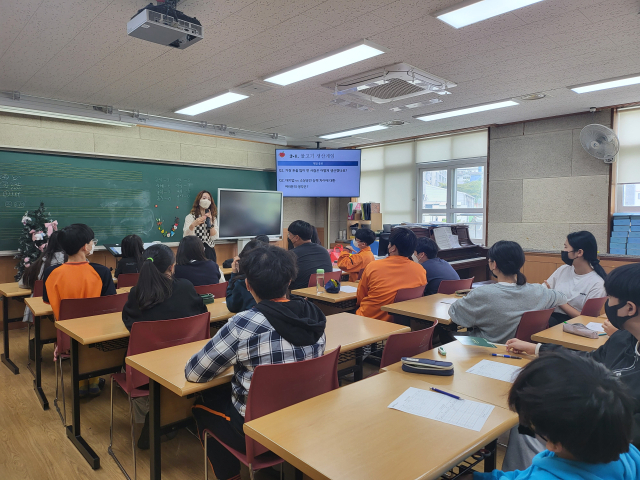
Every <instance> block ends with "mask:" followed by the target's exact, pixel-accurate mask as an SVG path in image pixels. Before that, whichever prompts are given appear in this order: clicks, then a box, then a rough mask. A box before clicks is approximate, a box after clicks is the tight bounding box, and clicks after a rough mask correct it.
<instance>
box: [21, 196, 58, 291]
mask: <svg viewBox="0 0 640 480" xmlns="http://www.w3.org/2000/svg"><path fill="white" fill-rule="evenodd" d="M57 224H58V222H52V221H51V219H50V218H49V215H48V214H47V211H46V209H45V207H44V203H42V202H40V206H39V207H38V208H37V209H36V210H33V211H31V212H27V213H25V214H24V217H22V225H23V227H22V233H21V234H20V240H19V242H20V243H19V246H18V255H16V256H15V258H17V259H19V262H18V265H17V266H16V269H17V270H18V273H17V274H16V276H15V279H16V280H20V278H21V277H22V275H23V274H24V270H25V268H27V267H29V265H31V264H32V263H33V262H35V261H36V259H37V258H38V257H39V256H40V254H41V253H42V251H43V250H44V249H45V247H46V246H47V242H48V241H49V235H51V233H52V232H53V231H54V230H57Z"/></svg>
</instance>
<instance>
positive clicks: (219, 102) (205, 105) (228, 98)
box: [176, 92, 249, 116]
mask: <svg viewBox="0 0 640 480" xmlns="http://www.w3.org/2000/svg"><path fill="white" fill-rule="evenodd" d="M245 98H249V96H248V95H242V94H240V93H233V92H227V93H223V94H222V95H218V96H216V97H213V98H210V99H209V100H204V101H202V102H199V103H196V104H195V105H191V106H190V107H185V108H183V109H180V110H176V113H180V114H182V115H191V116H193V115H199V114H201V113H204V112H208V111H209V110H213V109H215V108H220V107H224V106H225V105H229V104H230V103H234V102H239V101H240V100H244V99H245Z"/></svg>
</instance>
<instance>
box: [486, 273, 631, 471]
mask: <svg viewBox="0 0 640 480" xmlns="http://www.w3.org/2000/svg"><path fill="white" fill-rule="evenodd" d="M483 288H484V287H483ZM604 288H605V290H606V294H607V295H608V296H609V298H608V300H607V303H606V304H605V307H604V308H605V313H606V314H607V320H608V321H609V322H611V324H612V325H613V326H614V327H615V328H617V329H618V330H616V331H615V332H614V333H613V334H612V335H611V338H609V340H607V342H606V343H605V344H604V345H602V346H601V347H600V348H598V349H597V350H595V351H593V352H576V351H572V350H568V349H565V348H564V347H561V346H560V345H551V344H534V343H529V342H523V341H522V340H518V339H515V338H513V339H511V340H509V341H508V342H507V349H508V350H509V351H511V352H513V353H516V354H519V353H526V354H529V355H540V356H543V355H545V354H546V353H547V352H557V351H565V352H571V353H572V354H573V355H580V356H584V357H588V358H591V359H593V360H595V361H596V362H598V363H601V364H603V365H604V366H605V367H607V368H608V369H609V370H611V371H612V372H613V374H614V375H616V376H617V377H619V378H620V380H621V381H622V382H623V383H625V384H626V385H627V387H629V389H630V390H631V392H632V395H633V397H634V400H635V404H634V412H633V418H634V428H633V440H632V443H633V444H634V445H635V446H636V447H640V264H638V263H633V264H629V265H624V266H622V267H618V268H616V269H615V270H613V271H612V272H611V273H610V274H609V275H608V276H607V278H606V279H605V282H604ZM588 421H589V419H585V422H588ZM543 449H544V444H543V443H542V442H540V441H539V440H537V439H532V438H530V437H527V436H524V435H518V434H517V432H515V433H514V431H512V432H511V436H510V439H509V447H508V448H507V453H506V455H505V460H504V464H503V469H504V470H520V469H524V468H527V467H528V466H529V465H530V464H531V459H532V458H533V457H534V456H535V455H536V454H537V453H539V452H541V451H542V450H543Z"/></svg>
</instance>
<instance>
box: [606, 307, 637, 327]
mask: <svg viewBox="0 0 640 480" xmlns="http://www.w3.org/2000/svg"><path fill="white" fill-rule="evenodd" d="M626 304H627V302H623V301H620V303H618V305H613V306H612V305H609V300H607V303H605V304H604V313H605V314H606V315H607V320H609V321H610V322H611V325H613V326H614V327H616V328H617V329H618V330H622V328H623V325H624V324H625V322H626V321H627V320H629V319H630V318H631V317H632V316H633V315H627V316H626V317H619V316H618V310H620V309H621V308H622V307H624V306H625V305H626Z"/></svg>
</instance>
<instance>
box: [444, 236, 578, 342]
mask: <svg viewBox="0 0 640 480" xmlns="http://www.w3.org/2000/svg"><path fill="white" fill-rule="evenodd" d="M487 259H488V260H489V269H490V270H491V274H492V275H493V276H494V277H495V278H496V279H497V280H498V283H494V284H491V285H486V286H484V287H482V288H476V289H475V290H471V292H469V293H468V294H467V296H466V297H463V298H461V299H459V300H457V301H456V302H455V303H454V304H453V305H451V307H450V308H449V316H450V317H451V321H452V322H453V323H455V324H456V325H458V326H461V327H467V328H468V334H469V335H472V336H476V337H482V338H484V339H486V340H488V341H490V342H496V343H505V342H506V341H507V340H509V339H510V338H513V337H514V336H515V334H516V330H517V329H518V325H519V324H520V319H521V318H522V314H523V313H524V312H529V311H531V310H545V309H547V308H552V307H557V306H558V305H562V304H565V303H567V297H565V296H564V294H562V293H560V292H558V291H556V290H551V289H548V288H546V287H545V286H544V285H539V284H533V283H527V279H526V277H525V276H524V275H523V274H522V273H520V269H521V268H522V266H523V265H524V252H523V251H522V247H521V246H520V245H519V244H518V243H516V242H509V241H505V240H501V241H499V242H496V243H494V244H493V246H492V247H491V248H490V249H489V253H488V254H487Z"/></svg>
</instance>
